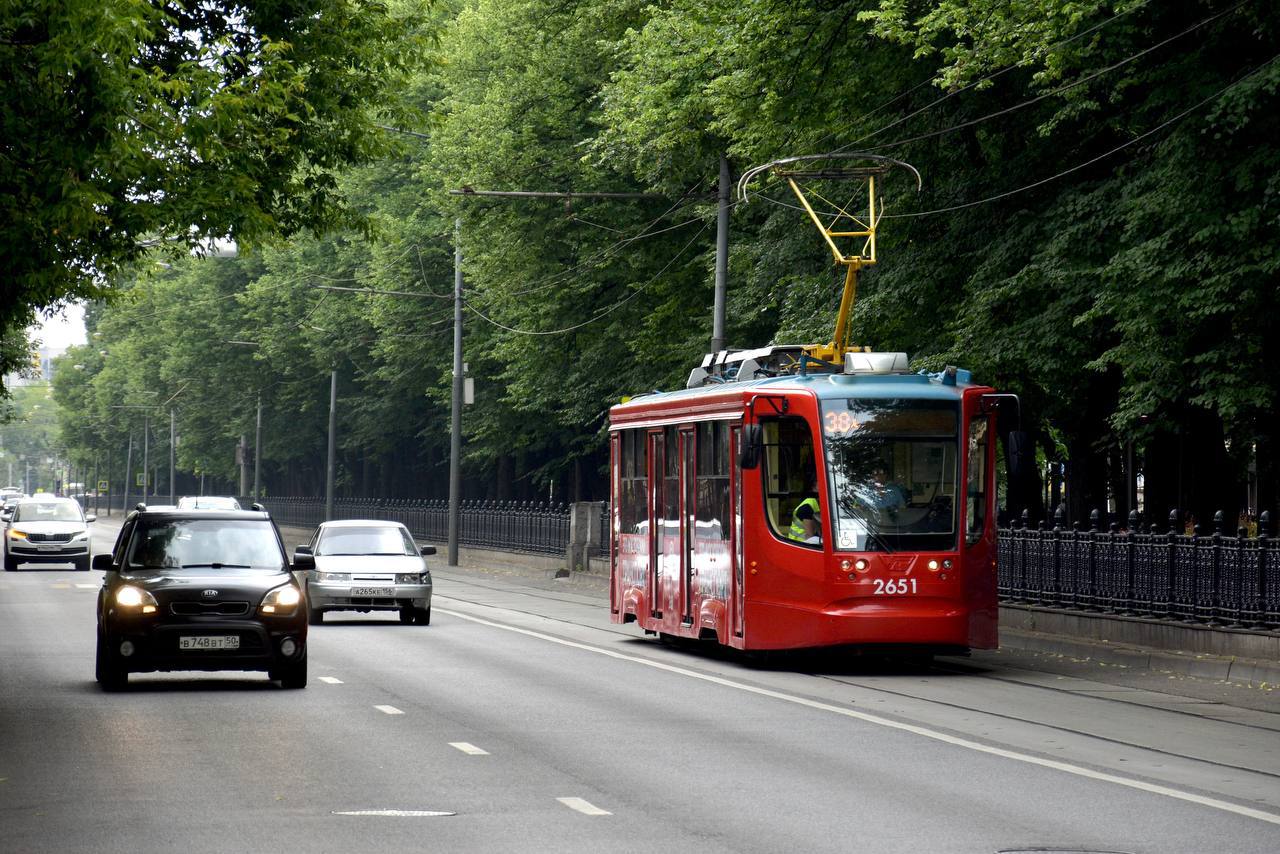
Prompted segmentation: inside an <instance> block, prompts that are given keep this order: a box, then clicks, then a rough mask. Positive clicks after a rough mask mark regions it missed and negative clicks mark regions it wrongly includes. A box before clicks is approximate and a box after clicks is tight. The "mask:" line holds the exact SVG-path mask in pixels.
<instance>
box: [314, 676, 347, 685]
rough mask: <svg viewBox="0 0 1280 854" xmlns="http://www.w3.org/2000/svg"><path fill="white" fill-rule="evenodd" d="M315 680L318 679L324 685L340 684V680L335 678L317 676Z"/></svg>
mask: <svg viewBox="0 0 1280 854" xmlns="http://www.w3.org/2000/svg"><path fill="white" fill-rule="evenodd" d="M316 678H317V679H319V680H320V681H321V682H323V683H325V684H326V685H341V684H342V680H341V679H339V678H338V677H336V676H317V677H316Z"/></svg>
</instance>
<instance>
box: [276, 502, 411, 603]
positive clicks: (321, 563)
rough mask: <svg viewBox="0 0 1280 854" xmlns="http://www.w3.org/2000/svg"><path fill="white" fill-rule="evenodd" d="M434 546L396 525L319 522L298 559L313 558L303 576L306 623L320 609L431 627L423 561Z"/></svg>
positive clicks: (393, 523) (360, 522)
mask: <svg viewBox="0 0 1280 854" xmlns="http://www.w3.org/2000/svg"><path fill="white" fill-rule="evenodd" d="M435 553H436V549H435V546H421V547H419V546H418V544H417V543H415V542H414V541H413V535H412V534H410V533H409V529H408V528H406V527H405V526H404V525H401V524H400V523H399V522H385V521H378V520H372V519H351V520H343V521H336V522H324V523H323V524H321V525H320V527H319V528H317V529H316V532H315V535H314V536H312V538H311V542H310V544H308V545H305V546H298V548H297V550H296V551H295V552H294V561H295V562H297V558H298V556H299V555H304V556H305V555H310V556H311V557H313V558H314V559H315V569H310V570H308V571H307V573H306V579H305V581H304V585H303V586H304V588H305V589H306V593H307V616H308V618H309V621H310V623H311V625H313V626H314V625H317V624H319V623H321V622H323V621H324V614H325V612H326V611H398V612H399V613H400V622H402V623H415V622H416V623H417V624H418V625H420V626H425V625H429V624H430V623H431V570H429V569H428V568H427V562H426V561H425V560H423V557H424V556H425V555H433V554H435Z"/></svg>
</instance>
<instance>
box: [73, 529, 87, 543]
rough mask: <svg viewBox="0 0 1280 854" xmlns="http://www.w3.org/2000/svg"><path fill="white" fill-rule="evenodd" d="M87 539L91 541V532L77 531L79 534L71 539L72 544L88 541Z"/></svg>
mask: <svg viewBox="0 0 1280 854" xmlns="http://www.w3.org/2000/svg"><path fill="white" fill-rule="evenodd" d="M87 539H89V532H88V531H77V532H76V533H75V534H74V535H73V536H72V537H71V541H72V542H74V543H78V542H80V541H81V540H87Z"/></svg>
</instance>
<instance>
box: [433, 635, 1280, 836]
mask: <svg viewBox="0 0 1280 854" xmlns="http://www.w3.org/2000/svg"><path fill="white" fill-rule="evenodd" d="M443 613H445V614H448V615H449V616H451V617H461V618H462V619H464V620H470V621H471V622H473V623H479V624H481V625H484V626H490V627H492V628H495V629H502V630H503V631H507V632H515V633H516V634H521V635H527V636H528V637H531V638H538V639H539V640H545V641H550V642H551V643H558V644H560V645H561V646H567V647H572V648H574V649H581V650H584V651H586V652H594V653H596V654H598V655H604V656H608V657H609V658H616V659H619V660H621V661H631V662H634V663H636V664H643V665H644V666H646V667H652V668H654V669H655V670H663V671H666V672H667V673H675V674H678V675H680V676H688V677H689V678H691V679H700V680H702V681H703V682H710V683H712V684H714V685H721V686H723V687H725V688H735V689H737V690H739V691H745V692H747V693H749V694H757V695H759V696H762V697H772V698H773V699H775V700H782V701H783V702H787V703H795V704H796V705H798V706H806V707H808V708H810V709H817V710H819V711H823V712H832V713H834V714H837V715H843V716H844V717H847V718H856V719H857V720H860V721H866V722H867V723H871V724H876V725H877V726H883V727H888V728H890V729H896V730H901V731H903V732H909V733H913V734H914V735H920V736H924V737H925V738H931V739H934V740H935V741H941V742H944V743H946V744H952V745H955V746H956V747H963V748H965V749H966V750H973V751H977V752H978V753H986V754H989V755H991V756H999V757H1001V758H1004V759H1012V760H1014V761H1015V762H1025V763H1027V764H1028V765H1039V766H1040V767H1042V768H1052V769H1054V770H1055V771H1062V772H1065V773H1067V774H1074V775H1076V776H1077V777H1085V778H1088V779H1090V780H1098V781H1101V782H1103V783H1114V784H1115V785H1117V786H1127V787H1128V788H1130V789H1138V790H1139V791H1143V792H1149V793H1151V794H1154V795H1163V796H1165V797H1167V798H1175V799H1177V800H1180V801H1188V802H1190V803H1193V804H1200V805H1201V806H1205V807H1211V808H1212V809H1216V810H1222V811H1223V812H1229V813H1235V814H1236V815H1242V816H1247V817H1248V818H1256V819H1258V820H1259V821H1265V822H1269V823H1270V824H1277V825H1280V815H1277V814H1276V813H1270V812H1264V811H1263V810H1258V809H1253V808H1252V807H1246V806H1241V805H1240V804H1233V803H1231V802H1230V801H1223V800H1219V799H1217V798H1208V797H1205V796H1204V795H1196V794H1193V793H1191V792H1183V791H1180V790H1178V789H1174V788H1171V787H1169V786H1161V785H1158V784H1156V783H1148V782H1146V781H1144V780H1133V779H1130V778H1127V777H1120V776H1118V775H1116V774H1108V773H1106V772H1104V771H1094V770H1093V769H1092V768H1085V767H1083V766H1081V765H1072V764H1070V763H1069V762H1062V761H1061V760H1057V759H1045V758H1042V757H1039V756H1032V755H1031V754H1029V753H1019V752H1018V751H1016V750H1006V749H1005V748H1003V747H994V746H992V745H989V744H982V743H980V742H977V741H970V740H969V739H967V738H959V737H957V736H954V735H948V734H947V733H945V732H939V731H938V730H933V729H929V728H928V727H923V726H918V725H916V724H909V723H903V722H902V721H895V720H890V719H889V718H882V717H880V716H879V715H871V714H868V713H866V712H859V711H854V710H853V709H846V708H843V707H841V706H833V705H831V704H830V703H824V702H821V701H820V700H810V699H808V698H806V697H797V696H795V695H793V694H784V693H782V692H781V691H774V690H772V689H769V688H760V687H757V686H755V685H747V684H745V683H742V682H735V681H733V680H732V679H725V678H724V677H722V676H712V675H710V674H707V673H698V672H697V671H695V670H687V669H685V668H683V667H676V666H675V665H672V664H665V663H663V662H661V661H650V660H649V659H646V658H639V657H637V656H634V655H627V654H625V653H621V652H616V651H614V650H611V649H604V648H603V647H598V646H591V645H590V644H585V643H578V642H577V641H571V640H565V639H564V638H558V637H555V636H554V635H547V634H543V633H542V632H535V631H533V630H531V629H522V628H519V627H517V626H507V625H503V624H502V623H495V622H493V621H491V620H485V619H483V618H481V617H474V616H472V615H470V614H464V613H462V612H461V611H450V610H444V611H443Z"/></svg>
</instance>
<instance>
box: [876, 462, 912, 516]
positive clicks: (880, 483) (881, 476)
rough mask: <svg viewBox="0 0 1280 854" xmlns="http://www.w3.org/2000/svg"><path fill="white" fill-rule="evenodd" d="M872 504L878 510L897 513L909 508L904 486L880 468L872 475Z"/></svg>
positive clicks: (882, 467)
mask: <svg viewBox="0 0 1280 854" xmlns="http://www.w3.org/2000/svg"><path fill="white" fill-rule="evenodd" d="M871 480H872V498H871V503H872V504H874V505H875V507H876V509H877V510H888V511H896V510H901V509H902V508H904V507H906V506H907V490H906V488H905V487H903V485H902V484H900V483H897V482H896V481H893V480H891V479H890V478H889V472H888V471H887V470H886V469H885V467H884V466H880V467H878V468H877V469H876V470H875V474H873V475H872V479H871Z"/></svg>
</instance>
